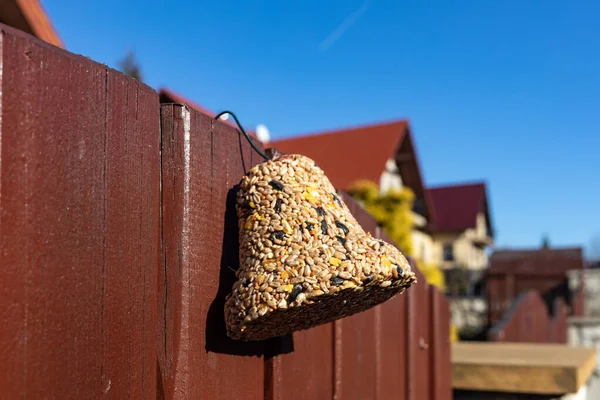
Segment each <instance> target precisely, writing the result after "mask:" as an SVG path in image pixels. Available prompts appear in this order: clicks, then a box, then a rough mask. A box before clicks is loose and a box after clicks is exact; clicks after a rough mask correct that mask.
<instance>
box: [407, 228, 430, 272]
mask: <svg viewBox="0 0 600 400" xmlns="http://www.w3.org/2000/svg"><path fill="white" fill-rule="evenodd" d="M412 238H413V255H414V257H415V258H417V259H419V260H421V261H423V262H424V263H426V264H427V263H430V262H432V261H434V255H433V253H434V247H433V238H432V237H431V236H430V235H429V234H427V233H425V232H423V231H420V230H418V229H415V230H413V233H412Z"/></svg>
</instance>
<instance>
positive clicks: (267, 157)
mask: <svg viewBox="0 0 600 400" xmlns="http://www.w3.org/2000/svg"><path fill="white" fill-rule="evenodd" d="M225 114H229V115H231V116H232V117H233V119H234V120H235V123H236V124H237V126H238V128H240V130H241V131H242V133H243V134H244V136H245V137H246V140H248V142H249V143H250V146H252V148H253V149H254V151H256V152H257V153H258V154H259V155H260V156H261V157H262V158H264V159H265V160H271V157H269V156H267V155H266V154H265V153H263V152H262V151H260V149H259V148H258V147H256V145H255V144H254V142H253V141H252V139H251V138H250V136H249V135H248V134H247V133H246V130H245V129H244V127H243V126H242V124H240V121H239V120H238V119H237V117H236V116H235V114H234V113H233V112H231V111H221V112H220V113H218V114H217V116H216V117H215V119H219V118H220V117H221V116H222V115H225Z"/></svg>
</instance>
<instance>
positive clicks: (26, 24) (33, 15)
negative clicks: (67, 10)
mask: <svg viewBox="0 0 600 400" xmlns="http://www.w3.org/2000/svg"><path fill="white" fill-rule="evenodd" d="M0 22H1V23H3V24H6V25H8V26H12V27H13V28H17V29H19V30H22V31H24V32H27V33H29V34H30V35H33V36H35V37H37V38H38V39H41V40H43V41H45V42H48V43H50V44H53V45H54V46H57V47H61V48H64V45H63V43H62V40H60V37H59V36H58V34H57V33H56V30H55V29H54V27H53V26H52V23H51V22H50V18H48V15H47V14H46V12H45V11H44V8H43V7H42V5H41V4H40V3H39V1H37V0H3V1H1V2H0Z"/></svg>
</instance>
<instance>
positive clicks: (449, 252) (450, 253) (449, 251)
mask: <svg viewBox="0 0 600 400" xmlns="http://www.w3.org/2000/svg"><path fill="white" fill-rule="evenodd" d="M444 261H454V246H453V245H452V243H445V244H444Z"/></svg>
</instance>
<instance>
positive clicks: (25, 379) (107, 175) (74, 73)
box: [0, 27, 160, 399]
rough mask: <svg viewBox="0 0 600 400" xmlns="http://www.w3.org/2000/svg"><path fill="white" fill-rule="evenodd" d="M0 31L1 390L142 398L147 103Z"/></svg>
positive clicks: (152, 172)
mask: <svg viewBox="0 0 600 400" xmlns="http://www.w3.org/2000/svg"><path fill="white" fill-rule="evenodd" d="M0 29H1V31H2V32H1V35H0V41H1V44H0V49H1V59H0V60H1V61H0V62H1V65H0V69H1V70H2V78H1V79H2V82H1V87H2V91H1V116H0V117H1V124H0V129H1V130H0V143H1V146H0V151H1V154H0V199H1V207H0V210H1V214H0V227H1V229H0V265H2V274H1V278H0V279H1V280H2V282H1V285H0V287H1V288H2V289H1V291H2V292H1V294H0V296H1V301H2V307H0V321H1V325H2V327H1V328H0V354H1V355H2V360H3V362H2V366H1V367H0V387H2V391H3V396H4V398H20V397H29V398H42V397H44V398H64V399H66V398H98V397H100V396H102V395H103V394H106V395H109V396H112V397H114V398H124V397H127V396H129V395H132V396H137V397H145V398H151V397H153V396H155V392H154V388H155V384H154V381H155V377H156V371H155V365H156V364H155V357H156V355H155V337H154V334H153V329H154V326H155V324H156V312H155V306H154V300H155V298H156V292H155V290H156V268H157V266H158V250H159V248H158V221H159V220H158V217H159V208H158V196H159V173H160V170H159V168H160V164H159V157H158V145H159V135H158V127H159V114H158V108H157V107H158V96H157V95H156V93H155V92H154V91H152V90H151V89H149V88H148V87H145V86H143V85H140V84H139V83H137V82H136V81H134V80H131V79H127V78H125V77H124V76H123V75H121V74H119V73H118V72H116V71H113V70H110V69H108V68H106V67H105V66H102V65H100V64H97V63H94V62H92V61H90V60H88V59H85V58H83V57H79V56H74V55H72V54H69V53H67V52H65V51H61V50H59V49H57V48H55V47H53V46H50V45H47V44H45V43H42V42H40V41H37V40H35V39H33V38H31V37H30V36H28V35H25V34H23V33H20V32H18V31H14V30H12V29H10V28H5V27H0ZM153 133H154V134H153ZM122 140H125V141H126V143H127V146H126V148H125V149H123V148H122V142H121V141H122ZM132 289H133V290H132Z"/></svg>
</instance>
